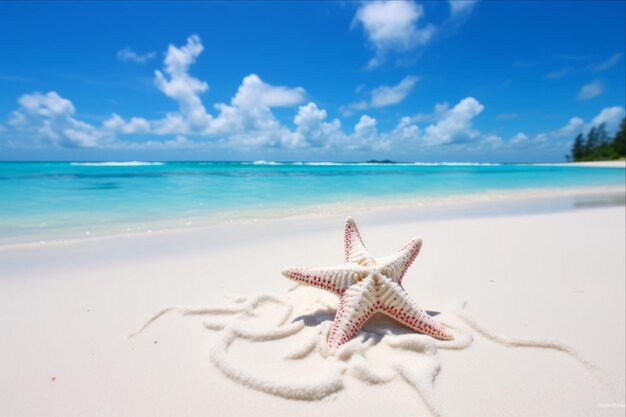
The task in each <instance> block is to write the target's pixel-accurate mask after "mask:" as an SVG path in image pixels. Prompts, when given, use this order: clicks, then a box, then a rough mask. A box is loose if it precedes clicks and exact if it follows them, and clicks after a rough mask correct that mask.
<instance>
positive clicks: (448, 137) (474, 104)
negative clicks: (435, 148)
mask: <svg viewBox="0 0 626 417" xmlns="http://www.w3.org/2000/svg"><path fill="white" fill-rule="evenodd" d="M484 108H485V107H484V106H483V105H482V104H480V103H479V102H478V100H476V99H475V98H473V97H467V98H464V99H463V100H461V101H460V102H459V103H458V104H457V105H456V106H454V107H453V108H452V109H450V110H449V111H448V112H446V113H445V115H444V116H443V117H442V118H441V120H439V121H438V122H437V123H435V124H432V125H430V126H428V127H427V128H426V130H425V134H424V140H425V141H426V142H427V143H429V144H433V145H441V144H450V143H460V142H467V141H470V140H472V139H475V138H476V137H478V136H479V132H478V131H476V130H475V129H473V128H472V123H471V122H472V119H474V118H475V117H476V116H478V115H479V114H480V113H481V112H482V111H483V109H484Z"/></svg>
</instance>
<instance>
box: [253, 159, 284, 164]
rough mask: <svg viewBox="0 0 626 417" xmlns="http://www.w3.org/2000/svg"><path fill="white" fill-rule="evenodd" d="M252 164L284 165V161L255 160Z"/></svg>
mask: <svg viewBox="0 0 626 417" xmlns="http://www.w3.org/2000/svg"><path fill="white" fill-rule="evenodd" d="M252 165H282V162H276V161H264V160H262V159H261V160H259V161H254V162H253V163H252Z"/></svg>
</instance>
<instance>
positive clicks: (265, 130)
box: [2, 36, 624, 152]
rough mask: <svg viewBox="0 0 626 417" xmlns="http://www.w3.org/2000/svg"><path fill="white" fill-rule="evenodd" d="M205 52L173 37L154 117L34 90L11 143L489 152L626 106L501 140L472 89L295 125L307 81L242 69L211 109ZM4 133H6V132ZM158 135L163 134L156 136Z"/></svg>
mask: <svg viewBox="0 0 626 417" xmlns="http://www.w3.org/2000/svg"><path fill="white" fill-rule="evenodd" d="M201 52H202V44H201V42H200V38H198V37H197V36H191V37H189V38H188V39H187V42H186V44H185V45H183V46H180V47H177V46H174V45H170V46H169V48H168V51H167V54H166V57H165V61H164V69H163V70H162V72H161V71H157V72H156V73H155V82H156V84H157V86H158V87H159V89H160V90H161V91H162V92H163V93H164V94H165V95H166V96H167V97H170V98H171V99H172V100H174V101H175V102H177V103H178V106H179V110H178V111H175V112H171V113H168V114H166V116H165V117H164V118H162V119H156V120H148V119H145V118H142V117H138V116H135V117H128V118H126V119H125V118H124V117H122V116H121V115H119V114H115V113H114V114H112V115H111V116H110V117H109V118H108V119H106V120H105V121H104V122H103V123H102V124H101V125H99V126H96V125H92V124H89V123H85V122H83V121H81V120H78V119H77V118H76V109H75V106H74V104H73V103H72V102H71V101H70V100H68V99H66V98H63V97H61V95H59V94H58V93H57V92H54V91H51V92H48V93H45V94H44V93H39V92H34V93H31V94H25V95H23V96H21V97H20V98H19V100H18V103H19V108H18V109H17V110H16V111H14V112H13V113H12V115H11V118H10V120H9V122H8V124H7V125H6V127H7V128H8V129H7V130H8V132H9V133H10V134H11V137H12V140H13V142H12V143H15V140H21V139H24V140H27V138H38V139H39V140H41V141H42V142H41V143H46V142H47V143H53V144H55V145H58V146H66V147H107V148H120V149H179V148H206V147H207V146H220V147H223V148H225V149H226V148H230V149H233V148H235V149H237V150H240V151H241V150H246V149H255V150H258V149H264V148H284V149H307V148H323V149H334V150H341V151H345V150H354V151H358V150H368V151H372V152H377V151H384V150H388V149H391V148H392V147H393V146H394V145H395V144H397V143H401V144H402V149H406V151H407V152H411V151H419V150H426V149H436V148H437V147H438V146H454V147H455V148H456V149H465V150H468V151H474V152H482V151H485V152H488V151H491V150H494V149H497V148H501V147H503V146H509V145H510V146H537V147H546V146H553V144H554V143H557V144H558V143H563V141H560V142H559V141H551V140H550V139H552V138H558V137H560V136H559V135H561V136H566V135H569V132H575V131H577V130H581V129H583V130H584V129H587V128H588V127H589V126H591V125H594V124H595V125H597V124H600V123H606V124H607V126H608V127H609V129H614V128H615V127H616V126H617V124H618V123H619V121H620V120H621V117H623V115H624V109H623V107H619V106H618V107H610V108H606V109H603V110H602V111H601V112H600V113H598V115H597V116H596V117H595V118H593V120H592V121H591V122H589V123H587V124H585V122H584V121H583V120H582V119H581V118H572V119H571V120H570V121H569V122H568V124H567V125H565V126H564V127H562V128H561V129H559V130H557V131H554V132H552V133H550V134H545V133H540V134H537V135H535V136H534V137H532V138H530V137H529V136H527V135H526V134H525V133H522V132H520V133H518V134H517V135H515V136H514V137H513V138H512V139H510V140H509V141H506V142H505V141H503V140H502V138H501V137H500V136H498V135H494V134H491V133H489V132H481V131H479V130H478V129H476V128H474V127H473V121H474V119H475V118H476V117H477V116H478V115H480V113H481V112H482V111H483V109H484V106H483V105H482V104H481V103H480V102H479V101H478V100H476V99H475V98H473V97H466V98H464V99H462V100H461V101H459V102H458V103H457V104H456V105H454V106H453V107H451V106H449V105H448V103H439V104H436V105H435V107H434V110H433V112H432V113H417V114H414V115H413V116H405V117H402V118H401V119H400V120H399V122H398V124H397V125H396V126H395V127H394V128H392V129H391V130H386V131H381V130H379V128H380V125H379V122H378V121H377V120H376V119H375V118H373V117H371V116H369V115H361V116H360V118H359V120H358V122H357V123H356V124H355V125H354V127H351V126H347V127H346V128H345V130H344V127H342V125H341V122H340V121H339V120H338V119H336V118H335V119H330V118H329V115H328V112H327V111H326V110H325V109H322V108H320V107H318V105H317V104H315V103H313V102H309V103H307V104H303V105H300V106H299V107H298V108H297V111H296V114H295V116H294V118H293V126H286V125H284V124H282V123H281V122H280V121H279V120H278V119H277V118H276V116H275V115H274V113H273V112H272V109H273V108H276V107H289V106H296V105H298V104H300V103H302V102H303V100H304V99H305V95H306V92H305V90H304V89H303V88H302V87H293V88H292V87H286V86H274V85H271V84H269V83H266V82H265V81H263V80H262V79H261V78H260V77H259V76H258V75H255V74H251V75H248V76H247V77H244V79H243V80H242V82H241V84H240V86H239V87H238V89H237V91H236V92H235V94H234V95H233V97H232V99H231V100H230V102H229V103H217V104H215V105H214V106H213V107H212V109H214V111H213V113H214V114H210V113H209V112H208V111H207V109H206V107H205V106H204V104H203V103H202V100H201V98H200V95H201V94H202V93H204V92H206V91H207V90H208V85H207V84H206V83H205V82H204V81H202V80H199V79H197V78H195V77H193V76H192V75H190V73H189V71H190V68H191V66H192V64H193V63H194V62H195V60H196V59H197V58H198V56H199V55H200V53H201ZM415 82H416V79H413V78H411V77H407V78H405V80H403V81H402V82H400V83H399V84H397V85H395V86H391V87H385V86H383V87H379V88H377V89H374V90H372V91H371V92H369V94H370V99H369V100H368V101H366V102H365V106H366V107H367V108H370V107H375V106H381V107H382V106H386V105H391V104H394V103H396V102H399V101H401V100H402V99H403V98H404V97H406V94H408V91H410V89H411V88H412V87H413V84H414V83H415ZM422 123H424V124H425V125H422ZM418 124H420V125H419V126H418ZM2 135H3V136H4V137H6V132H5V133H3V134H2ZM128 135H134V136H139V135H144V136H146V135H150V138H149V139H148V140H144V141H139V140H137V138H133V140H126V139H125V136H128ZM159 136H161V137H163V139H161V140H159V139H158V137H159Z"/></svg>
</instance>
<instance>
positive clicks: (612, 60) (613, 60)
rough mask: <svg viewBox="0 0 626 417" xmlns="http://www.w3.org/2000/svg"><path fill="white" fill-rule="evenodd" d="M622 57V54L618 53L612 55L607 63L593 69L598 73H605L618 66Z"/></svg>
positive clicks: (592, 67) (601, 63) (594, 66)
mask: <svg viewBox="0 0 626 417" xmlns="http://www.w3.org/2000/svg"><path fill="white" fill-rule="evenodd" d="M621 57H622V54H621V53H619V52H617V53H615V54H613V55H611V56H610V57H609V58H608V59H607V60H606V61H602V62H599V63H597V64H594V65H592V66H591V69H592V70H594V71H598V72H600V71H605V70H607V69H609V68H611V67H612V66H613V65H615V64H617V63H618V62H619V60H620V59H621Z"/></svg>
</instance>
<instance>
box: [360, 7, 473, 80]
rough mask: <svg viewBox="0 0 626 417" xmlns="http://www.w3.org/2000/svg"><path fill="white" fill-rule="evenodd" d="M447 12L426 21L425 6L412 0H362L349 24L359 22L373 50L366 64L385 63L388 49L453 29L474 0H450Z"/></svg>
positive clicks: (399, 48) (420, 43) (418, 42)
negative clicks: (437, 17)
mask: <svg viewBox="0 0 626 417" xmlns="http://www.w3.org/2000/svg"><path fill="white" fill-rule="evenodd" d="M448 3H449V5H450V14H449V15H448V16H447V17H446V18H445V19H444V20H443V21H441V22H439V23H438V24H433V23H428V22H426V21H425V14H424V7H423V6H422V5H421V4H419V3H416V2H414V1H412V0H397V1H380V0H377V1H370V2H363V4H362V5H361V7H359V8H358V10H357V12H356V14H355V16H354V19H353V20H352V25H351V27H352V28H354V27H357V26H361V27H362V28H363V32H364V34H365V37H366V38H367V41H368V43H369V44H370V46H371V47H372V48H373V49H374V50H375V54H374V57H373V58H372V59H371V60H370V61H369V62H368V64H367V68H369V69H374V68H376V67H378V66H380V65H382V64H384V63H385V61H386V60H387V56H388V55H389V53H390V52H395V53H406V52H408V51H411V50H414V49H417V48H419V47H423V46H425V45H427V44H428V43H430V42H432V41H433V39H435V37H436V36H438V37H445V36H448V35H451V34H452V33H454V32H455V31H456V29H457V28H458V27H459V26H460V24H461V23H462V22H463V21H464V20H465V19H464V18H465V17H466V16H468V15H469V14H470V12H471V11H472V9H473V8H474V6H475V4H476V1H475V0H459V1H457V0H450V1H449V2H448Z"/></svg>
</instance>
